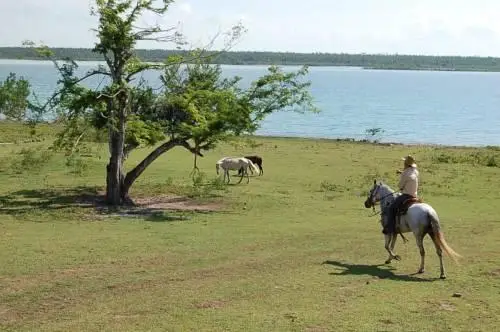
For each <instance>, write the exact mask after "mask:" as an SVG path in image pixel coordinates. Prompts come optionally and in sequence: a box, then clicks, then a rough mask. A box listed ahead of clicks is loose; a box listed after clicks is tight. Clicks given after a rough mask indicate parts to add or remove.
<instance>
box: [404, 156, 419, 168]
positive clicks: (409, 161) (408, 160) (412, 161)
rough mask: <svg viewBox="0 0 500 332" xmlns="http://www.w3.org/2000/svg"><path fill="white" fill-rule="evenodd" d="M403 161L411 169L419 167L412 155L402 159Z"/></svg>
mask: <svg viewBox="0 0 500 332" xmlns="http://www.w3.org/2000/svg"><path fill="white" fill-rule="evenodd" d="M401 160H404V161H405V164H406V165H408V166H410V167H417V164H416V163H415V158H413V156H412V155H407V156H406V157H404V158H401Z"/></svg>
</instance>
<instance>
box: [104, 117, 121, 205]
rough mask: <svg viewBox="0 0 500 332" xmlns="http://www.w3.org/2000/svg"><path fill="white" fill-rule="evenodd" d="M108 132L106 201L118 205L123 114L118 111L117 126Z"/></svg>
mask: <svg viewBox="0 0 500 332" xmlns="http://www.w3.org/2000/svg"><path fill="white" fill-rule="evenodd" d="M109 130H110V133H109V153H110V157H109V164H108V165H107V166H106V173H107V174H106V203H107V204H108V205H112V206H118V205H121V204H122V203H123V200H122V198H123V194H122V190H123V180H124V176H123V163H124V159H125V158H124V157H125V155H124V147H125V114H124V110H121V111H120V112H119V113H118V124H117V128H114V127H111V128H110V129H109Z"/></svg>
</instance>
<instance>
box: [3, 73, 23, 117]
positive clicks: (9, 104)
mask: <svg viewBox="0 0 500 332" xmlns="http://www.w3.org/2000/svg"><path fill="white" fill-rule="evenodd" d="M29 95H30V83H29V82H28V81H27V80H26V79H24V78H23V77H20V78H17V77H16V74H14V73H10V74H9V76H7V78H6V79H5V81H3V82H0V114H3V115H4V116H5V118H6V119H8V120H15V121H22V120H25V119H26V110H27V109H28V105H29V102H28V97H29Z"/></svg>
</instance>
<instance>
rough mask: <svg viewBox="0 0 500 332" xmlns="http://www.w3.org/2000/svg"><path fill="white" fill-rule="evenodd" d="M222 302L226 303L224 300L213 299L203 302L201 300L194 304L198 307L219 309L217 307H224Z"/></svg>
mask: <svg viewBox="0 0 500 332" xmlns="http://www.w3.org/2000/svg"><path fill="white" fill-rule="evenodd" d="M224 304H226V302H224V301H218V300H213V301H205V302H201V303H196V304H195V305H194V306H195V307H196V308H198V309H219V308H222V307H224Z"/></svg>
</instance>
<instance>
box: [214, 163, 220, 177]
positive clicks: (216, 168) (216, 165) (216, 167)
mask: <svg viewBox="0 0 500 332" xmlns="http://www.w3.org/2000/svg"><path fill="white" fill-rule="evenodd" d="M219 167H220V164H219V163H216V164H215V171H216V172H217V175H219Z"/></svg>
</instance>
